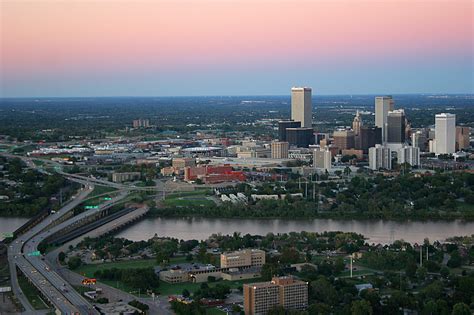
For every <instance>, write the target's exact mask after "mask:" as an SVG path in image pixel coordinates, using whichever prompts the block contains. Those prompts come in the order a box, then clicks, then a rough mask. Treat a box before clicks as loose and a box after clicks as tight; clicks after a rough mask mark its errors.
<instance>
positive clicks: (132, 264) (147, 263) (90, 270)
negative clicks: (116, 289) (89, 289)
mask: <svg viewBox="0 0 474 315" xmlns="http://www.w3.org/2000/svg"><path fill="white" fill-rule="evenodd" d="M156 265H157V263H156V260H155V259H140V260H127V261H116V262H111V263H103V264H90V265H82V266H80V267H79V268H77V269H76V270H74V271H75V272H77V273H79V274H81V275H83V276H86V277H93V276H94V272H95V271H97V270H104V269H112V268H117V269H129V268H148V267H152V268H153V267H154V266H156Z"/></svg>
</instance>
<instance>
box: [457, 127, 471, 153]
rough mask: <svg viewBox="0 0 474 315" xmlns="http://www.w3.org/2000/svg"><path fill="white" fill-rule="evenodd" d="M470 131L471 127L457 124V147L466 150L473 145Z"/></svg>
mask: <svg viewBox="0 0 474 315" xmlns="http://www.w3.org/2000/svg"><path fill="white" fill-rule="evenodd" d="M470 133H471V130H470V128H469V127H461V126H456V149H457V150H464V149H467V148H469V147H470V146H471V144H470V139H469V137H470Z"/></svg>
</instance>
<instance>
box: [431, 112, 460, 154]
mask: <svg viewBox="0 0 474 315" xmlns="http://www.w3.org/2000/svg"><path fill="white" fill-rule="evenodd" d="M434 152H435V153H436V154H437V155H438V154H451V153H454V152H456V115H454V114H449V113H442V114H437V115H436V116H435V144H434Z"/></svg>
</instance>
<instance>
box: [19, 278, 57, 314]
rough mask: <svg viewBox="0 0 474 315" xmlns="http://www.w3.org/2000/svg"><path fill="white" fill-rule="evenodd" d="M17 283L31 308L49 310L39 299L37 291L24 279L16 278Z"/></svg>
mask: <svg viewBox="0 0 474 315" xmlns="http://www.w3.org/2000/svg"><path fill="white" fill-rule="evenodd" d="M18 283H19V284H20V288H21V290H22V291H23V294H24V295H25V296H26V298H27V299H28V301H30V303H31V306H33V307H34V309H35V310H45V309H49V308H50V307H49V306H48V305H46V304H45V303H44V302H43V300H42V299H41V297H40V293H39V291H38V289H36V287H35V286H34V285H32V284H31V283H30V282H28V280H27V279H26V278H25V277H18Z"/></svg>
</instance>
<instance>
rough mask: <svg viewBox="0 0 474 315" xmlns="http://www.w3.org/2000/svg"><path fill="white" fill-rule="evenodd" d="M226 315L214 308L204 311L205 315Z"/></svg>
mask: <svg viewBox="0 0 474 315" xmlns="http://www.w3.org/2000/svg"><path fill="white" fill-rule="evenodd" d="M226 314H227V313H226V312H224V311H221V310H219V309H217V308H215V307H213V308H208V309H207V310H206V315H226Z"/></svg>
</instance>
